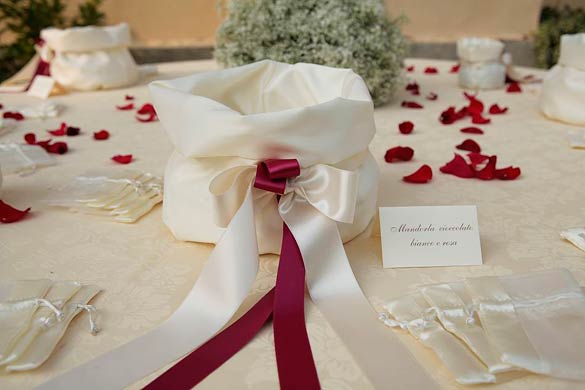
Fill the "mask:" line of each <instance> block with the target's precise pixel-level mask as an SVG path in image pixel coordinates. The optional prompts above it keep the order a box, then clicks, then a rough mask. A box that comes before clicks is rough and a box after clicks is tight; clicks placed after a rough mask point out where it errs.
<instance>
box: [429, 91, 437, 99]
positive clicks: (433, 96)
mask: <svg viewBox="0 0 585 390" xmlns="http://www.w3.org/2000/svg"><path fill="white" fill-rule="evenodd" d="M438 97H439V95H437V94H436V93H434V92H430V93H429V94H428V95H427V96H426V98H427V100H437V98H438Z"/></svg>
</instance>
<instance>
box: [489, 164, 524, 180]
mask: <svg viewBox="0 0 585 390" xmlns="http://www.w3.org/2000/svg"><path fill="white" fill-rule="evenodd" d="M521 173H522V172H521V171H520V168H518V167H507V168H502V169H496V172H495V176H496V178H498V179H500V180H515V179H517V178H518V176H520V174H521Z"/></svg>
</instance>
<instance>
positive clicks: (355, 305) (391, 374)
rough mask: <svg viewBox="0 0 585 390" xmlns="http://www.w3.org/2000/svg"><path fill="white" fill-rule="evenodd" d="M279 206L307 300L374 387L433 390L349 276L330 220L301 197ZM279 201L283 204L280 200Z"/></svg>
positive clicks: (350, 275) (420, 369)
mask: <svg viewBox="0 0 585 390" xmlns="http://www.w3.org/2000/svg"><path fill="white" fill-rule="evenodd" d="M292 202H293V204H292V205H291V204H288V205H286V204H284V205H281V206H282V207H280V208H279V211H280V214H281V216H282V218H283V220H284V221H285V222H286V224H287V225H288V227H289V228H290V230H291V231H292V233H293V235H294V237H295V239H296V241H297V243H298V245H299V248H300V250H301V254H302V255H303V261H304V263H305V269H306V278H307V287H308V289H309V294H310V295H311V299H312V300H313V302H314V303H315V304H316V305H317V307H318V308H319V311H321V313H322V314H323V315H324V316H325V318H326V319H327V321H328V322H329V324H330V325H331V326H332V327H333V329H334V330H335V332H336V333H337V335H338V336H339V337H340V339H341V340H343V343H344V344H345V345H346V346H347V348H348V349H349V351H350V352H351V353H352V355H353V356H354V358H355V359H356V361H357V362H358V364H359V365H360V367H361V368H362V370H363V371H364V373H365V374H366V376H367V377H368V378H369V379H370V381H371V383H372V384H373V385H374V387H375V388H377V389H387V388H389V387H390V388H394V389H416V390H421V389H436V388H438V387H439V386H438V384H437V383H436V382H435V381H434V380H433V379H432V378H431V377H430V376H429V374H428V373H427V372H426V371H425V370H424V369H423V368H422V367H421V366H420V364H419V363H418V362H417V361H416V359H415V358H414V356H412V354H411V353H410V352H409V351H408V349H407V348H406V347H405V346H404V345H403V344H402V342H401V341H400V340H399V339H398V338H397V337H396V336H395V335H393V334H392V332H388V330H387V329H386V328H385V327H384V325H383V324H382V322H380V321H379V320H378V317H377V313H376V312H375V311H374V309H373V308H372V307H371V305H370V303H369V302H368V300H367V299H366V297H365V296H364V295H363V292H362V290H361V289H360V287H359V285H358V282H357V280H356V279H355V276H354V274H353V271H352V269H351V266H350V265H349V261H348V259H347V255H346V253H345V250H344V248H343V243H342V241H341V237H340V236H339V231H338V229H337V224H336V223H335V221H334V220H332V219H330V218H328V217H326V216H325V215H323V214H321V213H320V212H319V211H317V210H316V209H315V208H314V207H313V206H312V205H310V204H309V203H308V202H307V201H306V200H305V199H303V198H301V197H298V196H296V197H294V199H292ZM281 203H282V202H281Z"/></svg>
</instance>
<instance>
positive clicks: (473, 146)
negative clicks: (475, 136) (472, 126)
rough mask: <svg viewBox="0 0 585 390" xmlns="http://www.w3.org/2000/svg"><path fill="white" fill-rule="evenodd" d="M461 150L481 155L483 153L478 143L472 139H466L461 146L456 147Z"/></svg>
mask: <svg viewBox="0 0 585 390" xmlns="http://www.w3.org/2000/svg"><path fill="white" fill-rule="evenodd" d="M455 147H456V148H457V149H459V150H466V151H468V152H473V153H479V152H481V147H480V146H479V144H478V143H477V142H475V141H474V140H472V139H466V140H465V141H463V142H462V143H460V144H459V145H457V146H455Z"/></svg>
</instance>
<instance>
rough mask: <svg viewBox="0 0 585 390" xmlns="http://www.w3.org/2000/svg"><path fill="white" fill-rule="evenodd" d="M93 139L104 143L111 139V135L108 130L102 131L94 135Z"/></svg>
mask: <svg viewBox="0 0 585 390" xmlns="http://www.w3.org/2000/svg"><path fill="white" fill-rule="evenodd" d="M93 138H94V139H96V140H98V141H102V140H106V139H108V138H110V133H109V132H108V131H107V130H100V131H96V132H95V133H93Z"/></svg>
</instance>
